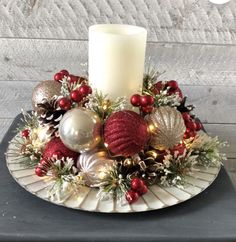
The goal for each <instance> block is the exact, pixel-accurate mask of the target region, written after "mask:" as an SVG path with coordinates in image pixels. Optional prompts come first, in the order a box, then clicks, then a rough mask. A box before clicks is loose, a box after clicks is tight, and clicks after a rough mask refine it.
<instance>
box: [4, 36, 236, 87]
mask: <svg viewBox="0 0 236 242" xmlns="http://www.w3.org/2000/svg"><path fill="white" fill-rule="evenodd" d="M0 46H1V48H0V63H1V65H0V80H4V81H5V80H27V81H28V80H32V81H36V80H37V81H38V80H43V79H48V78H52V76H53V74H54V73H55V72H56V71H58V70H60V69H61V68H66V69H68V70H70V71H71V72H72V73H85V72H86V70H87V67H86V66H84V65H83V64H84V63H86V62H87V48H88V44H87V41H76V40H71V41H68V40H33V39H0ZM149 57H150V58H151V63H152V64H153V65H155V66H156V68H157V69H158V70H160V71H166V72H165V73H164V74H163V75H162V76H161V78H163V79H176V80H178V81H179V82H180V83H181V84H187V85H227V86H236V46H223V45H199V44H174V43H173V44H164V43H149V44H148V46H147V53H146V60H147V64H148V62H149V61H148V58H149ZM81 64H82V65H81Z"/></svg>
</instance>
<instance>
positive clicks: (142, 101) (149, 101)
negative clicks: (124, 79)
mask: <svg viewBox="0 0 236 242" xmlns="http://www.w3.org/2000/svg"><path fill="white" fill-rule="evenodd" d="M154 101H155V100H154V98H153V96H151V95H143V96H141V95H139V94H134V95H132V97H131V98H130V103H131V104H132V105H133V106H134V107H140V109H141V110H142V111H143V112H144V113H150V112H151V111H152V109H153V105H154Z"/></svg>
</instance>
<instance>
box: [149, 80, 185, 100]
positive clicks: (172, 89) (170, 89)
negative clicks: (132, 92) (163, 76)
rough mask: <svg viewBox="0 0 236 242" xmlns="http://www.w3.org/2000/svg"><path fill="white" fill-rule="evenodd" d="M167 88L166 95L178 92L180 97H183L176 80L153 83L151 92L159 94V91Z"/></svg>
mask: <svg viewBox="0 0 236 242" xmlns="http://www.w3.org/2000/svg"><path fill="white" fill-rule="evenodd" d="M163 90H167V95H173V94H178V95H179V97H180V98H181V99H183V94H182V91H181V90H180V88H179V85H178V82H177V81H174V80H171V81H168V82H163V81H159V82H157V83H155V84H154V85H153V90H152V91H153V93H154V94H155V95H157V94H159V93H160V91H163Z"/></svg>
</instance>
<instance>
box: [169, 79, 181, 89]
mask: <svg viewBox="0 0 236 242" xmlns="http://www.w3.org/2000/svg"><path fill="white" fill-rule="evenodd" d="M168 86H169V87H170V88H171V89H173V90H176V89H178V88H179V85H178V82H177V81H174V80H171V81H168Z"/></svg>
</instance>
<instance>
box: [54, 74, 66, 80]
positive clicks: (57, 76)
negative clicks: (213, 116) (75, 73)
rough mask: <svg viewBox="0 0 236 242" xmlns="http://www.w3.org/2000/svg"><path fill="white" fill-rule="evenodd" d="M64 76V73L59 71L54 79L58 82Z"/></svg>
mask: <svg viewBox="0 0 236 242" xmlns="http://www.w3.org/2000/svg"><path fill="white" fill-rule="evenodd" d="M63 76H64V75H63V74H62V73H60V72H58V73H56V74H55V75H54V80H55V81H57V82H60V81H61V80H62V78H63Z"/></svg>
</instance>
